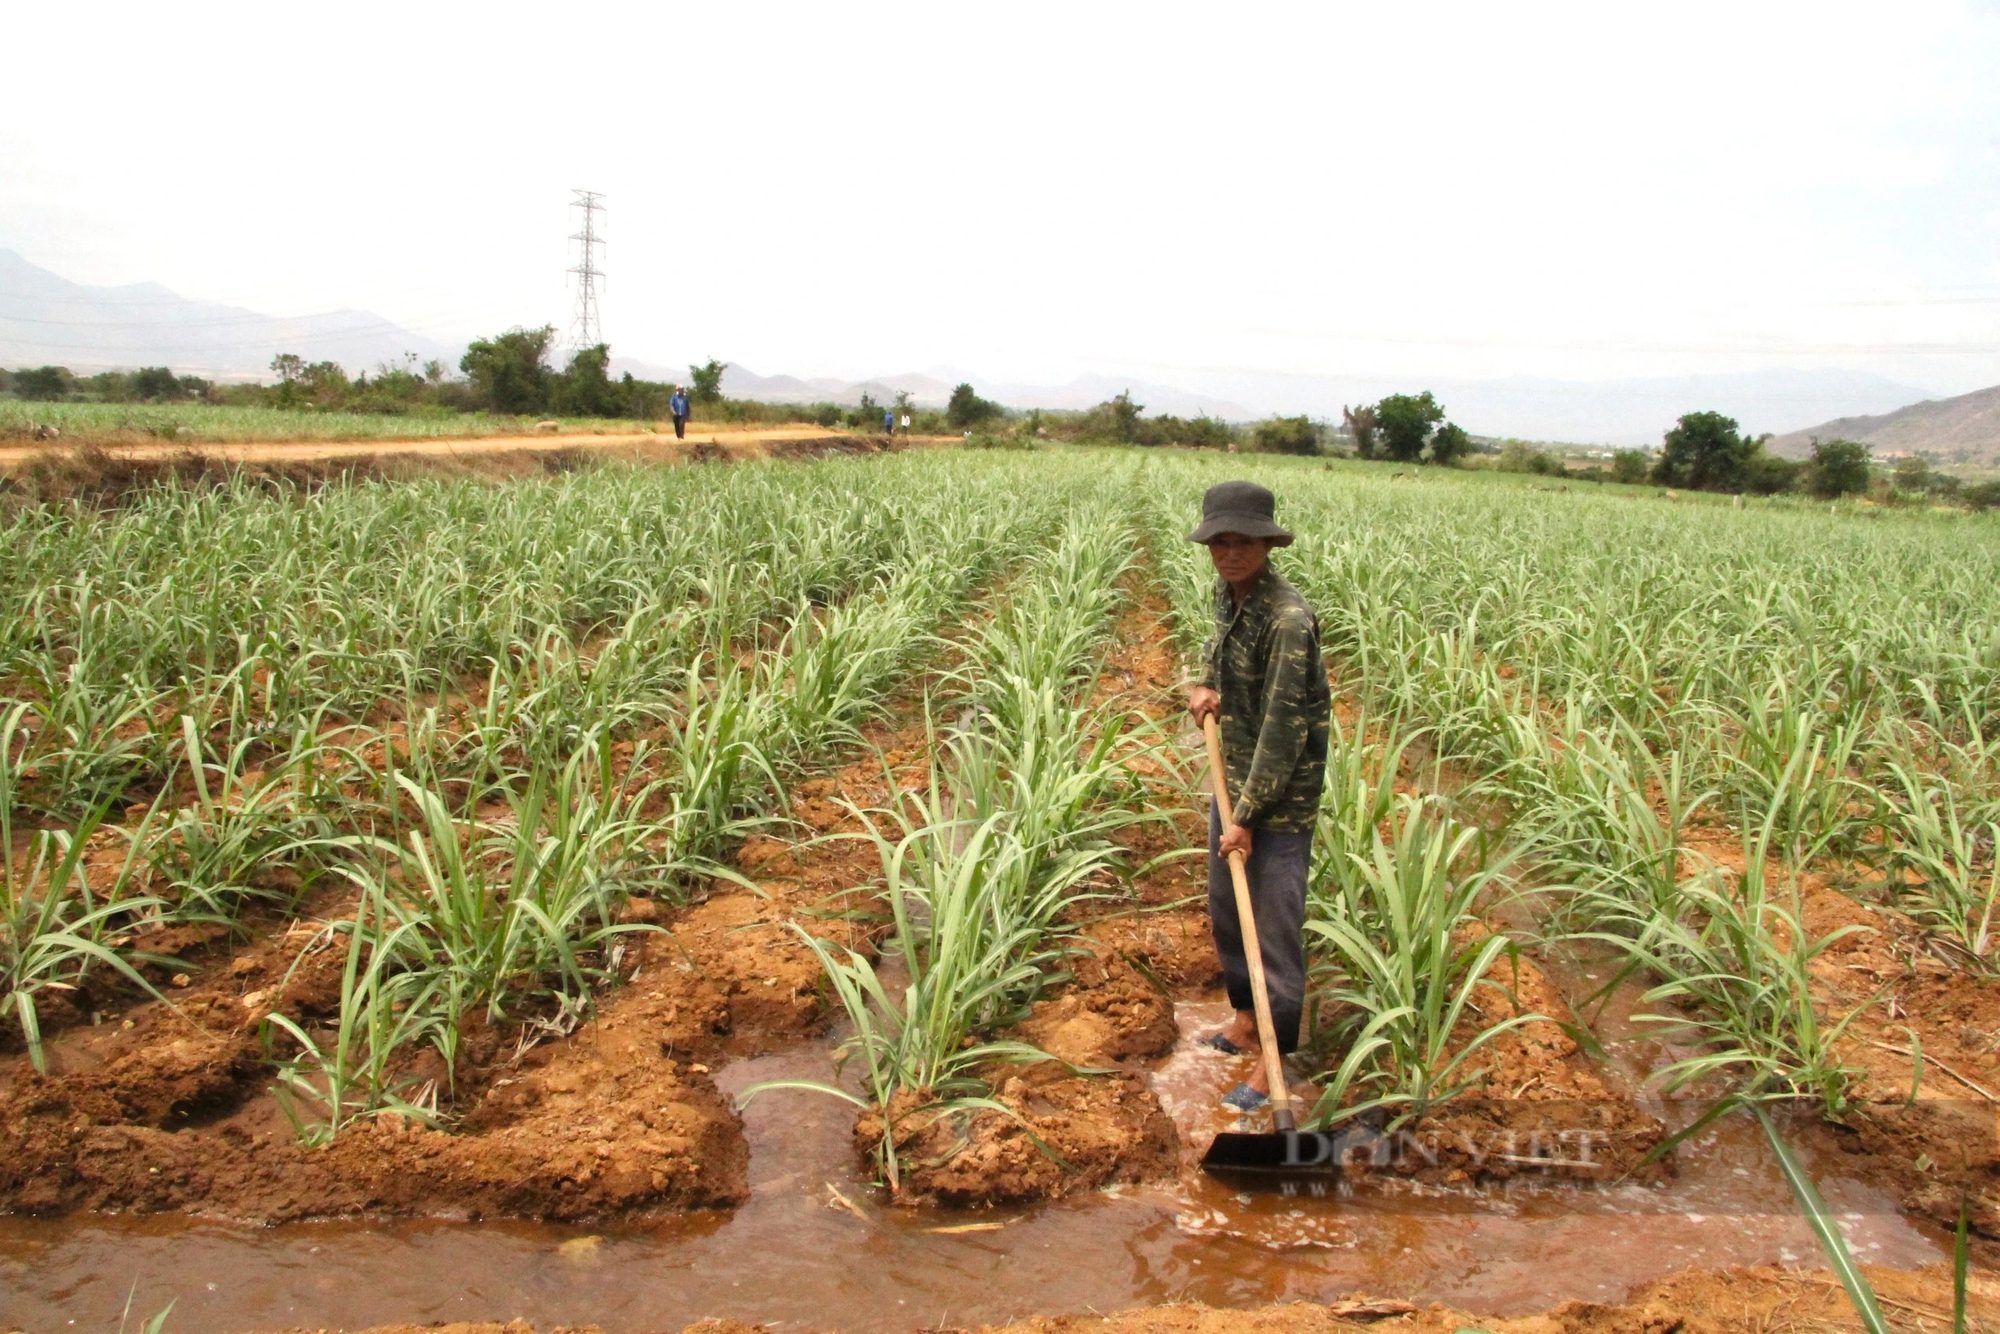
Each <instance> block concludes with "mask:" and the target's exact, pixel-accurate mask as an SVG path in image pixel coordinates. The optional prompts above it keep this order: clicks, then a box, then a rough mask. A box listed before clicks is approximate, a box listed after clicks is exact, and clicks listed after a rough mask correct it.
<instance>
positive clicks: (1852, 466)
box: [1804, 438, 1868, 500]
mask: <svg viewBox="0 0 2000 1334" xmlns="http://www.w3.org/2000/svg"><path fill="white" fill-rule="evenodd" d="M1804 482H1805V488H1806V490H1807V491H1808V492H1810V493H1811V494H1813V495H1815V496H1818V497H1819V498H1820V499H1821V500H1837V499H1839V498H1840V497H1841V496H1851V495H1859V494H1861V493H1862V492H1864V491H1866V490H1867V489H1868V446H1866V445H1864V444H1861V443H1859V442H1858V441H1854V440H1820V439H1817V438H1815V439H1814V440H1813V442H1812V458H1811V459H1809V460H1808V461H1807V462H1806V465H1805V469H1804Z"/></svg>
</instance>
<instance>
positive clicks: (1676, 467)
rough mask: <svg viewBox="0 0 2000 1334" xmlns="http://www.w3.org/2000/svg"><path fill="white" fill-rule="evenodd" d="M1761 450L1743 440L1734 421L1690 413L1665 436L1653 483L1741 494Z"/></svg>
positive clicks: (1712, 414) (1755, 443) (1713, 414)
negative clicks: (1754, 460) (1751, 465)
mask: <svg viewBox="0 0 2000 1334" xmlns="http://www.w3.org/2000/svg"><path fill="white" fill-rule="evenodd" d="M1762 448H1763V442H1762V441H1760V440H1746V439H1744V437H1743V436H1742V434H1741V433H1739V432H1738V431H1737V429H1736V419H1735V418H1734V417H1725V416H1723V415H1722V414H1721V413H1719V412H1690V413H1688V414H1686V415H1685V416H1683V417H1682V418H1681V419H1680V422H1679V423H1678V424H1677V425H1675V427H1674V428H1673V429H1672V430H1671V431H1668V432H1667V435H1666V440H1665V443H1664V444H1663V446H1662V448H1661V449H1660V459H1659V462H1658V463H1655V464H1654V465H1653V480H1654V481H1656V482H1658V483H1660V484H1661V485H1663V486H1681V487H1687V488H1689V489H1690V490H1695V491H1741V490H1743V488H1744V486H1745V485H1746V484H1747V483H1748V481H1749V473H1750V463H1751V460H1752V459H1753V458H1755V457H1756V455H1757V454H1758V453H1759V452H1761V450H1762Z"/></svg>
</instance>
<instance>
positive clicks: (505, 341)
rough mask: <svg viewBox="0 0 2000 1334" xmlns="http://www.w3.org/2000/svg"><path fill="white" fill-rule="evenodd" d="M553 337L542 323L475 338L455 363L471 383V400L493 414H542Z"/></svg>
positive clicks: (546, 396)
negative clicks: (496, 335) (492, 335)
mask: <svg viewBox="0 0 2000 1334" xmlns="http://www.w3.org/2000/svg"><path fill="white" fill-rule="evenodd" d="M555 335H556V331H555V329H554V328H552V327H551V326H549V325H546V324H545V325H543V326H542V327H541V328H539V329H523V328H518V327H516V328H513V329H509V330H508V331H507V332H506V333H503V334H501V335H499V336H498V337H495V338H479V339H474V340H473V342H472V345H471V346H470V347H468V348H467V349H466V350H465V355H464V356H463V357H461V358H460V359H459V362H458V368H459V369H460V370H461V371H463V372H465V375H466V378H468V379H469V380H471V381H472V392H473V397H474V398H475V399H476V400H477V401H478V402H479V403H480V404H481V405H482V406H484V407H486V408H488V409H490V410H491V411H494V412H540V411H542V410H543V409H544V408H545V407H547V405H548V401H549V380H550V378H551V376H550V372H549V366H548V356H549V344H550V343H551V342H553V341H554V339H555Z"/></svg>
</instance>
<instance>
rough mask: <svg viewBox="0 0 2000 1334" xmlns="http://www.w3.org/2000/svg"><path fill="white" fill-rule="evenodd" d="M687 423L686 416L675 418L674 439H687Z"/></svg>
mask: <svg viewBox="0 0 2000 1334" xmlns="http://www.w3.org/2000/svg"><path fill="white" fill-rule="evenodd" d="M687 425H688V419H687V418H686V417H676V418H674V439H676V440H685V439H687Z"/></svg>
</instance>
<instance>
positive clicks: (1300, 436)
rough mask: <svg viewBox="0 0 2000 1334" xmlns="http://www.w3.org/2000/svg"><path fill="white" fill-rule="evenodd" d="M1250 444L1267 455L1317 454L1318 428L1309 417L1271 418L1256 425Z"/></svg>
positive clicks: (1251, 434)
mask: <svg viewBox="0 0 2000 1334" xmlns="http://www.w3.org/2000/svg"><path fill="white" fill-rule="evenodd" d="M1250 444H1251V447H1252V448H1253V449H1259V450H1262V451H1264V452H1265V453H1267V454H1317V453H1319V427H1317V426H1315V425H1314V424H1313V419H1312V418H1310V417H1273V418H1271V419H1270V420H1269V421H1261V422H1258V423H1257V426H1256V429H1255V430H1253V431H1251V433H1250Z"/></svg>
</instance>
